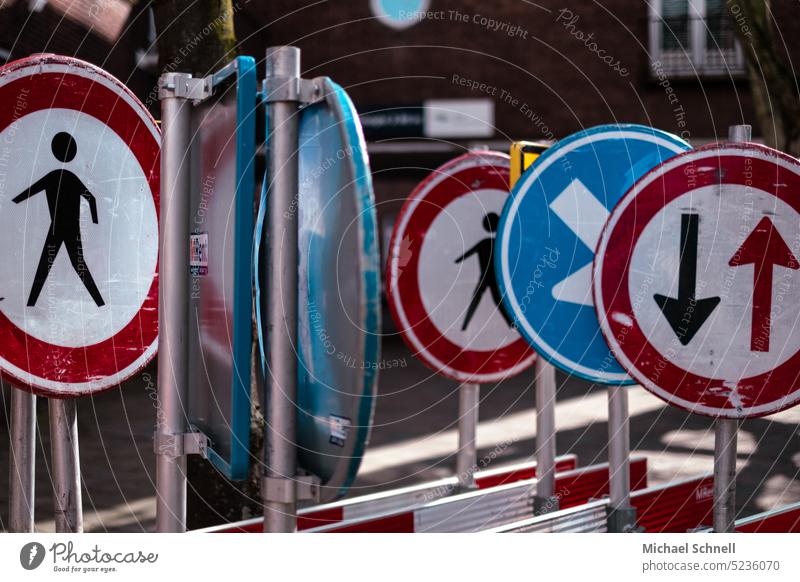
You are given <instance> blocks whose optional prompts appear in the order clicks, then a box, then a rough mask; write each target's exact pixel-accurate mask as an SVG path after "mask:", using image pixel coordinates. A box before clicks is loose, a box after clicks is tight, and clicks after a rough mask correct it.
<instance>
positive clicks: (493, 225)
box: [455, 212, 513, 331]
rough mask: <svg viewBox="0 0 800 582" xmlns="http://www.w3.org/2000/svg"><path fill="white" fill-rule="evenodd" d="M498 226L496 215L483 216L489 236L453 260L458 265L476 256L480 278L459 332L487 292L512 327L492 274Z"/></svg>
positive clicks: (464, 327)
mask: <svg viewBox="0 0 800 582" xmlns="http://www.w3.org/2000/svg"><path fill="white" fill-rule="evenodd" d="M499 224H500V217H499V216H498V215H497V214H496V213H494V212H490V213H488V214H487V215H486V216H484V217H483V228H484V230H485V231H486V232H488V233H489V234H490V236H487V237H486V238H485V239H483V240H481V241H479V242H478V243H477V244H476V245H475V246H473V247H472V248H471V249H469V250H468V251H467V252H466V253H464V254H463V255H461V256H460V257H458V258H457V259H456V260H455V262H456V263H460V262H461V261H463V260H464V259H466V258H468V257H470V256H472V255H474V254H477V255H478V262H479V263H480V267H481V278H480V279H479V280H478V284H477V285H476V286H475V291H473V292H472V301H470V304H469V307H468V308H467V315H466V317H464V325H462V326H461V331H465V330H466V329H467V326H469V322H470V321H471V320H472V316H473V315H475V310H476V309H478V305H480V302H481V299H482V298H483V295H484V293H486V291H487V290H488V291H490V292H491V294H492V299H493V300H494V303H495V305H496V306H497V309H498V311H500V314H501V315H502V316H503V319H505V320H506V323H507V324H508V326H509V327H513V322H512V321H511V318H509V317H508V314H506V312H505V310H504V309H503V305H502V302H501V300H500V287H498V285H497V277H496V276H495V273H494V246H495V245H494V242H495V241H494V239H495V236H496V232H497V227H498V226H499Z"/></svg>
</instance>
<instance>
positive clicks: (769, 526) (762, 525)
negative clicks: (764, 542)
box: [736, 504, 800, 533]
mask: <svg viewBox="0 0 800 582" xmlns="http://www.w3.org/2000/svg"><path fill="white" fill-rule="evenodd" d="M736 531H737V532H741V533H800V504H798V505H797V506H796V507H794V508H792V509H789V510H787V511H782V512H781V511H778V512H774V511H773V512H769V513H765V514H763V517H760V516H759V515H756V516H753V518H750V519H747V520H745V523H742V524H740V525H737V526H736Z"/></svg>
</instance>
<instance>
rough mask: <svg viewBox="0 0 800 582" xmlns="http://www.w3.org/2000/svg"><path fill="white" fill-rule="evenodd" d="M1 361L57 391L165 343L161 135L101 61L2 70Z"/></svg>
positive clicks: (136, 364) (118, 371)
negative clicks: (161, 322) (161, 325)
mask: <svg viewBox="0 0 800 582" xmlns="http://www.w3.org/2000/svg"><path fill="white" fill-rule="evenodd" d="M0 105H2V107H0V144H2V149H1V150H0V152H2V153H0V253H2V260H0V298H2V299H0V371H1V372H2V373H3V374H4V375H6V376H8V377H10V378H11V379H12V380H13V381H14V382H15V383H17V384H20V385H22V386H23V387H25V388H28V389H30V390H33V391H34V392H38V393H41V394H43V395H45V396H53V397H70V396H79V395H83V394H90V393H94V392H98V391H100V390H104V389H106V388H110V387H112V386H115V385H117V384H119V383H120V382H121V381H123V380H125V379H126V378H128V377H130V376H131V375H132V374H134V373H136V372H137V371H138V370H140V369H141V368H142V367H143V366H144V365H145V364H147V362H148V361H149V360H150V359H151V358H152V357H153V356H154V355H155V353H156V347H157V339H158V278H157V266H158V191H159V183H158V180H159V144H160V134H159V130H158V127H157V126H156V124H155V122H154V121H153V118H152V117H151V116H150V115H149V113H148V112H147V110H146V109H145V107H144V105H142V103H141V102H139V100H138V99H137V98H136V97H135V96H134V95H133V94H132V93H131V92H130V91H128V89H126V88H125V86H124V85H123V84H122V83H120V82H119V81H118V80H116V79H115V78H114V77H112V76H111V75H109V74H108V73H106V72H104V71H103V70H101V69H98V68H97V67H95V66H93V65H90V64H88V63H85V62H83V61H79V60H76V59H72V58H66V57H61V56H56V55H37V56H34V57H31V58H27V59H23V60H20V61H16V62H14V63H11V64H9V65H7V66H5V67H3V68H1V69H0Z"/></svg>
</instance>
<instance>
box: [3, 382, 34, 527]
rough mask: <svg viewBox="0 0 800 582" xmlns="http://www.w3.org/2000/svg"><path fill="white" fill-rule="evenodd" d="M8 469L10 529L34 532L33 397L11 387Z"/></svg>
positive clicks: (28, 393)
mask: <svg viewBox="0 0 800 582" xmlns="http://www.w3.org/2000/svg"><path fill="white" fill-rule="evenodd" d="M10 457H11V459H10V463H9V464H10V467H9V475H8V480H9V487H8V500H9V512H8V521H9V530H10V531H12V532H15V533H31V532H33V507H34V490H35V487H34V476H35V474H36V396H35V395H34V394H32V393H30V392H25V391H23V390H20V389H18V388H14V387H12V388H11V451H10Z"/></svg>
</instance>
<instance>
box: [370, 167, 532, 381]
mask: <svg viewBox="0 0 800 582" xmlns="http://www.w3.org/2000/svg"><path fill="white" fill-rule="evenodd" d="M508 178H509V158H508V156H507V155H505V154H500V153H494V152H472V153H468V154H466V155H463V156H461V157H459V158H456V159H455V160H451V161H449V162H447V163H446V164H444V165H443V166H441V167H439V168H437V169H436V170H435V171H434V172H433V173H432V174H431V175H430V176H429V177H428V178H426V179H425V180H424V181H423V182H422V183H421V184H419V185H418V186H417V187H416V189H415V190H414V191H413V192H412V193H411V195H410V196H409V197H408V199H407V200H406V202H405V205H404V206H403V208H402V210H401V211H400V214H399V216H398V218H397V223H396V224H395V228H394V232H393V233H392V239H391V243H390V247H389V261H388V264H387V273H386V281H387V295H388V298H389V306H390V308H391V312H392V316H393V318H394V321H395V323H396V324H397V326H398V328H399V329H400V333H401V334H402V336H403V338H404V339H405V341H406V343H407V344H408V345H409V347H410V348H411V349H412V350H413V351H414V353H415V355H416V356H417V357H419V358H420V359H421V360H422V361H423V362H424V363H425V364H426V365H427V366H429V367H430V368H432V369H433V370H435V371H436V372H439V373H441V374H442V375H444V376H447V377H448V378H452V379H454V380H458V381H460V382H475V383H485V382H496V381H499V380H502V379H503V378H507V377H509V376H513V375H514V374H516V373H518V372H521V371H523V370H525V369H526V368H528V367H529V366H530V365H531V364H533V361H534V357H535V354H534V352H533V350H531V348H530V347H529V346H528V344H527V343H526V342H525V340H524V339H523V338H522V337H521V336H520V335H519V333H518V332H517V331H516V329H514V327H513V324H512V321H511V319H510V318H509V317H508V315H507V314H506V313H505V312H504V311H503V308H502V305H501V297H500V289H499V287H498V285H497V279H496V278H495V274H494V267H493V264H494V248H495V243H494V241H495V234H496V231H497V227H498V224H499V220H500V213H501V211H502V209H503V205H504V204H505V201H506V199H507V198H508Z"/></svg>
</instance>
